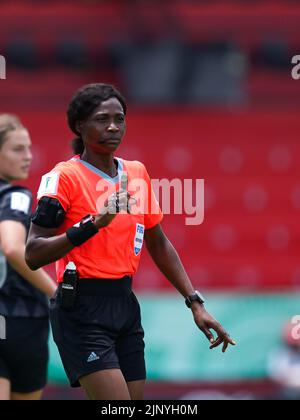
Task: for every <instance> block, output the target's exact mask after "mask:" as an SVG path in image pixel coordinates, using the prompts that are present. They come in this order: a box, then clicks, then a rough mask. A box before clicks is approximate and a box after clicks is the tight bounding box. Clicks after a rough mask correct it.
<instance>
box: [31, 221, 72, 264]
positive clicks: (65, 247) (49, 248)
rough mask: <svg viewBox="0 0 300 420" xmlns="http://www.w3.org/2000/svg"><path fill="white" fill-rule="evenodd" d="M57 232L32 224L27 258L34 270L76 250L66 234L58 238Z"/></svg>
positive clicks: (54, 229) (55, 229)
mask: <svg viewBox="0 0 300 420" xmlns="http://www.w3.org/2000/svg"><path fill="white" fill-rule="evenodd" d="M57 230H58V229H57V228H53V229H48V228H43V227H41V226H37V225H35V224H33V223H31V226H30V231H29V235H28V240H27V244H26V252H25V258H26V263H27V264H28V266H29V267H30V268H31V269H32V270H37V269H39V268H40V267H43V266H44V265H48V264H50V263H52V262H55V261H57V260H59V259H60V258H63V257H64V256H65V255H67V254H68V253H69V252H70V251H71V250H72V249H73V248H74V246H73V245H72V244H71V242H70V241H69V239H68V238H67V235H66V234H65V233H64V234H61V235H58V236H56V233H57Z"/></svg>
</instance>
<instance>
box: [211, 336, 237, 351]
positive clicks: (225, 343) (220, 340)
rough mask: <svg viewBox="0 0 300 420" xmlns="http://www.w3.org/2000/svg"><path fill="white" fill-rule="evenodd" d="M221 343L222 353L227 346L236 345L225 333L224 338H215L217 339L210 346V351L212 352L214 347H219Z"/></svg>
mask: <svg viewBox="0 0 300 420" xmlns="http://www.w3.org/2000/svg"><path fill="white" fill-rule="evenodd" d="M222 343H223V348H222V353H225V352H226V350H227V348H228V345H229V344H231V345H232V346H235V345H236V342H235V341H234V340H232V339H231V338H230V337H229V335H228V334H227V333H225V335H224V336H221V337H219V336H218V337H217V339H216V340H215V341H214V342H213V343H212V345H211V346H210V349H211V350H212V349H214V348H216V347H219V346H220V345H221V344H222Z"/></svg>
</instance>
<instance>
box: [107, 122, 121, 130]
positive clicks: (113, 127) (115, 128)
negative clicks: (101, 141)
mask: <svg viewBox="0 0 300 420" xmlns="http://www.w3.org/2000/svg"><path fill="white" fill-rule="evenodd" d="M107 130H108V131H113V132H114V131H119V127H118V126H117V125H116V124H115V123H114V122H113V121H112V122H111V123H110V124H109V126H108V128H107Z"/></svg>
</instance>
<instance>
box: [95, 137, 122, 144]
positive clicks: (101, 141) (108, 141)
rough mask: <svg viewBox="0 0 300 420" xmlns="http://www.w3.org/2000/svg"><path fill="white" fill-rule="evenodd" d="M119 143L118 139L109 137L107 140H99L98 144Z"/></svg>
mask: <svg viewBox="0 0 300 420" xmlns="http://www.w3.org/2000/svg"><path fill="white" fill-rule="evenodd" d="M119 142H120V139H117V138H114V137H110V138H107V139H103V140H100V142H99V143H119Z"/></svg>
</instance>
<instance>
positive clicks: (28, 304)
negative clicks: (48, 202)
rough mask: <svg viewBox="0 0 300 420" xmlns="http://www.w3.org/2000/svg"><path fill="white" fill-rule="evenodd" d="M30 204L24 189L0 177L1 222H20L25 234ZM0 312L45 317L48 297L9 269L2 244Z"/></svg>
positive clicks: (6, 314)
mask: <svg viewBox="0 0 300 420" xmlns="http://www.w3.org/2000/svg"><path fill="white" fill-rule="evenodd" d="M31 205H32V196H31V192H30V191H29V190H28V189H27V188H24V187H15V186H10V185H9V184H8V183H7V182H5V181H3V180H0V222H3V221H5V220H13V221H16V222H20V223H22V225H23V226H24V227H25V229H26V233H27V234H28V231H29V226H30V216H31ZM0 315H4V316H7V317H26V318H27V317H33V318H42V317H45V316H48V299H47V297H46V296H45V295H44V294H43V293H42V292H40V291H39V290H37V289H36V288H35V287H34V286H32V285H31V284H30V283H29V282H28V281H27V280H25V279H24V278H23V277H22V276H20V274H18V273H17V272H16V271H15V270H14V269H13V268H12V266H11V265H10V264H9V263H8V261H7V260H6V258H5V256H4V255H3V253H2V252H1V246H0Z"/></svg>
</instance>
